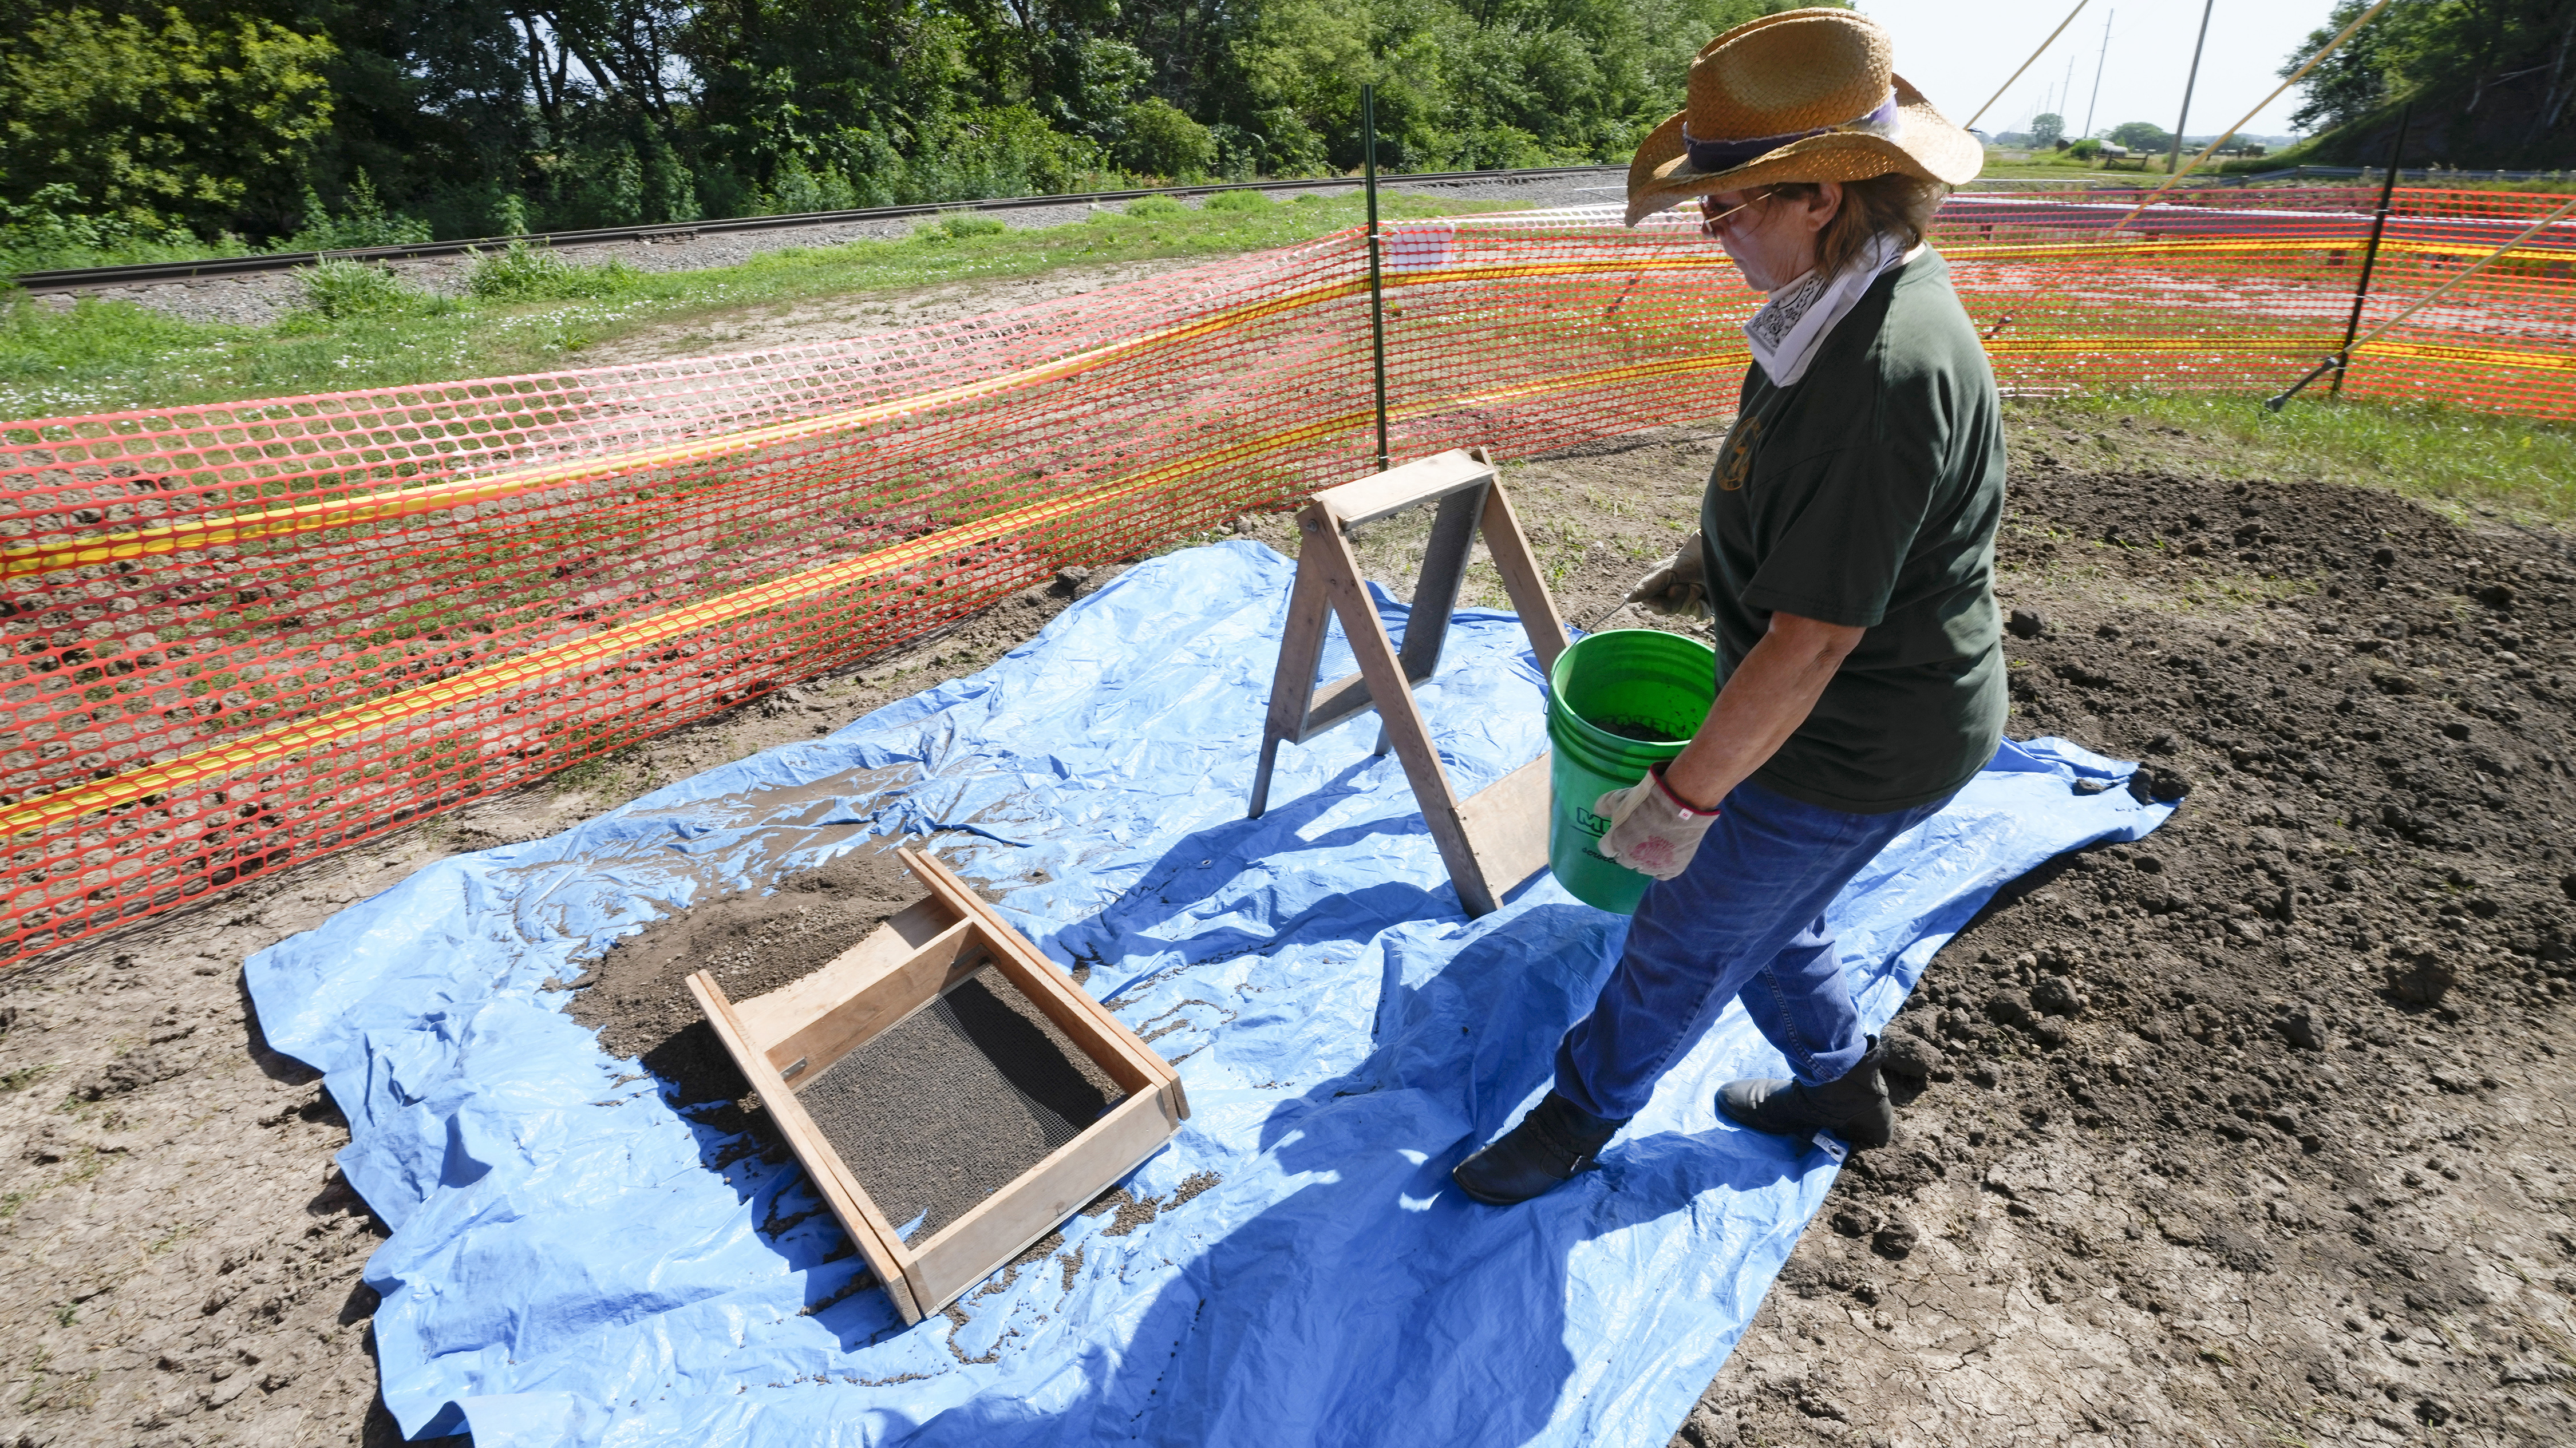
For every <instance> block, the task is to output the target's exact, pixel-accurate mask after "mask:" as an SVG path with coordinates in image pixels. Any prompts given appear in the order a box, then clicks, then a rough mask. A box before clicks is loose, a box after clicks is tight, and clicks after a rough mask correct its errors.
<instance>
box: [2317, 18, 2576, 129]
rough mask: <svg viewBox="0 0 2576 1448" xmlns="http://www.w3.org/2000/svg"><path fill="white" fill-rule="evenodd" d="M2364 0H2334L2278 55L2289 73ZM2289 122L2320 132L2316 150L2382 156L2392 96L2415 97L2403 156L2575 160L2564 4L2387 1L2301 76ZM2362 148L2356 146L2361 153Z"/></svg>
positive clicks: (2573, 62)
mask: <svg viewBox="0 0 2576 1448" xmlns="http://www.w3.org/2000/svg"><path fill="white" fill-rule="evenodd" d="M2367 8H2368V5H2367V3H2366V0H2337V3H2336V5H2335V8H2334V12H2333V14H2332V15H2331V16H2329V17H2328V19H2327V21H2326V25H2325V27H2323V28H2320V29H2319V30H2317V31H2316V32H2314V33H2313V34H2311V35H2310V36H2309V37H2308V38H2307V41H2306V42H2305V43H2304V44H2303V45H2301V46H2300V47H2299V50H2298V52H2297V53H2296V54H2294V55H2292V56H2290V57H2289V58H2288V59H2286V60H2284V61H2283V62H2282V66H2281V74H2283V75H2285V76H2286V75H2289V74H2291V73H2293V72H2295V71H2296V70H2297V69H2298V68H2299V67H2300V66H2302V65H2304V64H2306V63H2307V59H2308V57H2309V56H2311V55H2314V54H2315V53H2316V52H2317V51H2318V50H2320V49H2322V48H2323V47H2324V46H2325V44H2326V42H2327V41H2328V40H2330V39H2332V38H2333V37H2334V35H2335V34H2336V33H2338V32H2340V31H2341V30H2342V29H2343V28H2344V27H2345V26H2346V25H2349V24H2351V23H2352V22H2353V20H2354V19H2356V18H2357V17H2359V16H2360V14H2361V13H2362V11H2364V10H2365V9H2367ZM2300 89H2301V93H2302V95H2303V96H2304V99H2303V101H2302V103H2301V104H2300V107H2299V109H2298V110H2297V111H2296V112H2295V113H2293V114H2292V116H2291V118H2290V119H2291V123H2292V124H2294V125H2296V126H2298V127H2299V128H2300V129H2301V130H2310V131H2324V132H2327V133H2329V134H2328V135H2326V136H2324V137H2322V138H2320V141H2319V145H2318V149H2317V151H2316V152H2315V153H2314V154H2315V155H2317V156H2318V157H2319V158H2320V159H2328V158H2340V159H2345V160H2354V159H2368V160H2371V161H2374V162H2376V161H2379V160H2384V159H2385V157H2386V141H2385V140H2382V139H2379V134H2380V133H2382V132H2385V131H2387V130H2390V129H2393V124H2394V120H2395V117H2394V115H2393V114H2392V112H2393V111H2394V109H2395V108H2396V106H2397V105H2398V104H2399V103H2401V102H2404V101H2410V100H2411V101H2412V102H2414V105H2415V123H2414V128H2413V135H2414V137H2415V139H2414V141H2413V142H2412V143H2410V145H2409V147H2408V152H2409V155H2410V156H2421V157H2423V158H2425V159H2432V160H2446V161H2448V162H2449V163H2450V164H2452V165H2455V166H2481V167H2483V166H2512V165H2524V166H2550V167H2563V166H2566V165H2568V164H2570V163H2571V162H2576V4H2570V3H2569V0H2396V3H2394V4H2392V5H2390V6H2389V7H2388V9H2387V10H2386V11H2384V12H2383V13H2381V15H2380V16H2379V18H2378V19H2376V20H2373V21H2372V22H2371V23H2370V24H2368V25H2365V26H2363V27H2362V28H2361V30H2360V31H2359V32H2358V33H2356V34H2355V35H2354V36H2353V38H2352V39H2351V40H2349V41H2347V42H2345V44H2344V46H2343V48H2342V49H2340V50H2338V51H2336V52H2335V53H2334V54H2333V55H2330V56H2328V57H2326V58H2325V60H2324V61H2323V62H2322V63H2321V64H2319V65H2318V66H2317V68H2316V69H2315V70H2313V71H2311V72H2309V74H2308V78H2307V79H2306V80H2305V81H2303V82H2301V86H2300ZM2365 153H2366V154H2365Z"/></svg>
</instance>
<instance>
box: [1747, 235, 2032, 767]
mask: <svg viewBox="0 0 2576 1448" xmlns="http://www.w3.org/2000/svg"><path fill="white" fill-rule="evenodd" d="M2003 501H2004V432H2003V417H2002V409H2001V406H2000V405H1999V404H1998V402H1997V401H1996V397H1995V378H1994V373H1993V371H1992V370H1991V369H1990V368H1989V367H1988V366H1987V364H1986V353H1985V349H1984V347H1983V346H1981V345H1980V344H1979V342H1978V340H1977V332H1976V328H1975V326H1974V325H1973V324H1971V323H1970V322H1969V320H1968V314H1967V312H1966V310H1965V309H1963V308H1962V307H1961V306H1960V305H1959V298H1958V294H1957V293H1956V292H1953V291H1952V290H1951V289H1950V266H1949V263H1947V262H1945V261H1943V260H1942V259H1941V257H1940V255H1939V253H1937V252H1934V251H1932V250H1931V249H1930V248H1928V247H1927V248H1925V249H1924V250H1923V251H1922V252H1921V253H1920V254H1919V255H1917V256H1916V257H1915V258H1914V259H1913V260H1912V261H1909V262H1907V263H1905V264H1904V265H1903V266H1900V267H1897V268H1895V269H1894V270H1892V271H1890V272H1888V273H1887V274H1886V275H1884V276H1881V277H1880V278H1879V279H1878V280H1877V281H1876V282H1874V283H1873V284H1872V285H1871V286H1870V288H1869V290H1868V291H1867V292H1865V293H1863V294H1862V296H1861V299H1860V301H1859V302H1858V303H1857V304H1855V305H1854V306H1853V308H1852V310H1851V311H1850V312H1849V313H1848V314H1847V315H1845V316H1844V318H1843V319H1842V321H1841V322H1840V323H1838V324H1837V325H1836V326H1835V327H1834V330H1833V331H1832V332H1831V333H1830V334H1829V335H1827V337H1826V338H1825V341H1824V344H1823V346H1822V347H1821V348H1820V349H1819V350H1818V352H1817V353H1816V356H1815V358H1814V360H1813V361H1811V362H1810V363H1809V364H1808V367H1807V372H1806V375H1805V376H1804V377H1802V378H1800V379H1799V380H1798V382H1797V383H1796V384H1795V385H1793V386H1790V387H1786V388H1782V387H1774V386H1773V385H1772V384H1771V379H1770V378H1769V377H1768V376H1767V375H1765V374H1764V373H1763V371H1762V368H1761V367H1760V366H1759V365H1758V364H1757V365H1756V366H1754V367H1753V368H1752V369H1750V371H1749V372H1748V373H1747V375H1746V376H1745V379H1744V396H1743V403H1742V409H1741V411H1740V412H1739V413H1738V415H1737V419H1736V424H1735V428H1734V430H1733V431H1732V432H1730V433H1729V434H1728V435H1727V439H1726V445H1725V447H1724V448H1723V449H1721V450H1720V452H1719V454H1718V461H1717V466H1716V468H1715V469H1713V470H1712V471H1711V472H1710V474H1709V480H1708V494H1707V496H1706V497H1705V498H1703V499H1702V500H1701V502H1700V534H1701V537H1702V538H1703V539H1705V540H1706V549H1707V565H1708V584H1709V590H1708V591H1709V602H1710V605H1711V607H1712V608H1713V609H1714V610H1715V611H1716V614H1717V645H1718V648H1717V653H1718V679H1719V682H1720V683H1721V684H1723V683H1724V682H1725V679H1726V676H1727V675H1728V674H1729V673H1731V672H1733V670H1734V668H1735V665H1736V663H1737V661H1739V660H1741V659H1742V658H1743V657H1744V655H1745V654H1746V653H1747V652H1748V651H1749V650H1751V649H1752V647H1753V645H1754V644H1755V643H1756V642H1758V641H1759V640H1760V639H1761V637H1762V635H1763V632H1764V631H1765V630H1766V629H1768V628H1769V627H1770V623H1771V615H1772V614H1773V613H1774V612H1783V613H1793V614H1797V615H1799V616H1801V617H1803V618H1812V619H1816V620H1818V621H1819V622H1823V623H1830V624H1840V625H1844V626H1847V627H1858V628H1865V629H1867V630H1868V631H1869V632H1867V633H1866V634H1864V635H1862V636H1861V641H1860V644H1859V646H1858V647H1857V648H1854V649H1853V650H1852V652H1851V654H1850V656H1849V657H1847V658H1846V659H1844V660H1843V665H1842V668H1841V670H1840V671H1839V672H1838V673H1836V674H1835V675H1834V678H1833V682H1831V683H1829V684H1827V685H1826V686H1825V692H1824V695H1823V697H1821V698H1819V699H1818V700H1817V701H1816V707H1815V711H1814V712H1813V713H1811V714H1809V715H1808V716H1807V722H1806V723H1804V724H1802V725H1800V726H1799V727H1798V731H1797V732H1796V733H1795V734H1792V735H1790V736H1789V741H1788V743H1786V744H1784V745H1782V746H1781V747H1780V752H1779V753H1778V754H1775V755H1773V756H1772V757H1771V761H1770V762H1769V763H1768V764H1765V765H1764V766H1762V768H1761V769H1759V770H1757V771H1755V773H1754V775H1753V777H1754V778H1755V779H1756V780H1758V781H1760V782H1761V783H1762V784H1764V785H1766V786H1768V787H1769V788H1772V789H1775V790H1778V791H1779V792H1780V793H1782V794H1785V795H1788V796H1790V797H1791V798H1793V799H1799V800H1804V801H1806V802H1807V803H1809V804H1815V805H1822V806H1824V807H1825V808H1828V809H1838V810H1845V811H1849V812H1852V813H1855V814H1878V813H1883V812H1886V811H1889V810H1899V809H1910V808H1912V807H1913V806H1915V805H1918V804H1925V803H1929V802H1930V801H1932V800H1936V799H1940V798H1941V797H1943V796H1944V795H1947V794H1949V793H1950V792H1951V791H1953V790H1955V789H1957V788H1958V787H1959V786H1960V785H1962V784H1965V783H1967V781H1968V780H1969V778H1970V777H1971V776H1973V775H1975V774H1976V772H1977V771H1978V770H1979V769H1981V768H1983V767H1984V765H1985V763H1986V761H1987V760H1988V759H1989V758H1991V757H1993V755H1994V752H1995V744H1996V741H1997V740H1998V739H2000V738H2001V737H2002V734H2003V722H2004V713H2005V710H2006V708H2007V701H2006V698H2005V693H2004V655H2003V638H2002V630H2001V628H2000V627H1999V621H1998V619H1997V618H1996V614H1995V591H1994V568H1995V524H1996V521H1997V520H1998V519H1999V518H2000V517H2001V516H2002V514H2003Z"/></svg>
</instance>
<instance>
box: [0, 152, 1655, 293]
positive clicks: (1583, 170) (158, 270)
mask: <svg viewBox="0 0 2576 1448" xmlns="http://www.w3.org/2000/svg"><path fill="white" fill-rule="evenodd" d="M1626 169H1627V168H1625V167H1623V166H1543V167H1534V168H1530V169H1526V170H1518V171H1428V172H1422V173H1418V174H1414V175H1403V176H1386V175H1381V176H1380V177H1379V178H1378V180H1379V184H1380V185H1382V186H1390V187H1397V188H1403V189H1411V188H1413V187H1418V186H1432V187H1445V186H1468V185H1474V184H1476V183H1478V182H1496V181H1501V182H1511V181H1532V182H1536V181H1545V180H1548V179H1551V178H1554V177H1563V176H1591V175H1599V174H1605V173H1606V174H1625V172H1626ZM1362 184H1364V183H1362V182H1361V180H1360V179H1359V178H1358V177H1356V176H1323V177H1313V178H1309V179H1306V180H1301V181H1238V182H1230V183H1226V184H1222V185H1210V186H1169V187H1162V188H1158V189H1155V190H1150V191H1085V192H1080V193H1077V194H1074V195H1068V196H1005V197H995V198H992V199H989V200H983V201H943V202H940V203H937V204H936V205H927V206H872V207H867V208H864V209H861V210H857V211H809V212H802V213H799V214H797V215H793V216H731V217H725V218H723V219H721V220H713V221H688V222H677V221H673V222H661V223H658V224H655V225H651V226H604V227H596V228H593V229H591V230H587V231H549V232H539V233H535V234H532V235H528V236H479V237H474V238H472V239H470V240H461V241H424V242H419V243H416V244H414V245H410V246H368V247H357V248H353V249H351V250H346V251H273V252H262V253H259V254H257V255H253V256H220V257H207V258H204V259H202V260H197V261H165V262H134V263H130V264H128V265H124V266H97V267H71V268H66V269H63V270H59V271H33V272H20V273H19V274H18V275H17V276H15V277H13V278H11V279H10V281H11V283H12V284H13V285H15V286H18V287H20V288H23V289H25V290H27V291H31V292H54V291H75V290H83V289H87V288H91V287H130V286H148V285H152V284H156V283H165V282H188V281H198V280H203V279H207V278H212V277H231V276H244V275H249V274H253V273H258V272H279V271H291V270H293V269H294V268H296V267H300V266H312V265H314V264H315V263H317V262H320V261H323V260H325V259H327V258H335V257H336V258H342V259H346V260H350V261H413V260H418V259H422V258H427V257H443V256H462V255H464V254H465V253H466V252H468V251H476V250H489V249H492V248H495V247H506V246H509V245H510V244H512V243H514V242H516V243H520V244H522V245H528V246H544V247H558V248H561V247H583V246H614V245H618V244H621V243H627V242H662V241H689V240H694V239H696V238H698V237H702V236H725V235H731V234H734V233H738V232H757V231H785V230H792V229H795V228H798V227H809V226H840V225H846V224H848V223H851V222H868V221H895V220H900V219H902V218H905V217H912V216H938V215H941V214H943V213H946V212H953V211H1023V210H1027V209H1029V208H1032V207H1041V206H1072V205H1078V204H1082V203H1085V202H1103V201H1136V200H1140V199H1142V198H1144V197H1148V196H1170V197H1174V198H1179V197H1192V196H1211V195H1214V194H1216V193H1218V192H1220V191H1314V190H1324V189H1344V188H1351V187H1357V186H1360V185H1362Z"/></svg>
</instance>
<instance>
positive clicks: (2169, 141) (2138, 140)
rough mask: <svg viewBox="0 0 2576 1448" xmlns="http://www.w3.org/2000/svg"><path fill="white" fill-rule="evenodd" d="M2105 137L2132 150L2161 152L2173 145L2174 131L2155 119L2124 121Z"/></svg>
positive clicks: (2116, 144)
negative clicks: (2154, 120)
mask: <svg viewBox="0 0 2576 1448" xmlns="http://www.w3.org/2000/svg"><path fill="white" fill-rule="evenodd" d="M2105 139H2107V140H2109V141H2110V142H2111V144H2113V145H2115V146H2126V147H2128V148H2129V149H2130V150H2132V151H2150V152H2161V151H2164V150H2165V149H2167V148H2168V147H2170V146H2172V145H2173V132H2171V131H2168V130H2166V129H2165V128H2164V127H2162V126H2159V125H2157V124H2156V123H2155V122H2153V121H2123V122H2122V123H2120V124H2119V125H2116V126H2113V127H2112V128H2111V132H2110V134H2109V136H2108V137H2106V138H2105Z"/></svg>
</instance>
